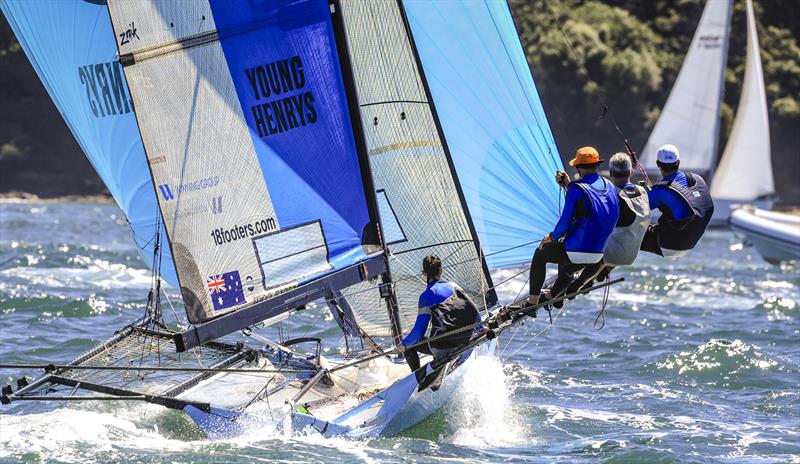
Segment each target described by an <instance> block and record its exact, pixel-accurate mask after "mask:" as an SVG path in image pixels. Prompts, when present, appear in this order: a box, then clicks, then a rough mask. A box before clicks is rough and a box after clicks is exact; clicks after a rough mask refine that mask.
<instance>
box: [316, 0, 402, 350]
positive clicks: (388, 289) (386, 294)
mask: <svg viewBox="0 0 800 464" xmlns="http://www.w3.org/2000/svg"><path fill="white" fill-rule="evenodd" d="M330 6H331V19H332V21H333V31H334V36H335V38H336V43H337V47H336V49H337V52H338V54H339V64H340V66H341V72H342V78H343V80H344V85H345V94H346V95H347V102H348V107H349V109H350V121H351V124H352V127H353V135H354V136H355V140H356V150H357V151H358V158H359V162H360V164H361V177H362V179H363V182H364V193H365V196H366V198H367V204H368V205H369V208H370V215H371V216H372V218H373V222H372V223H371V224H370V225H374V227H375V233H376V235H377V238H378V240H379V242H378V243H379V244H380V246H381V247H382V248H383V256H384V259H385V266H386V272H384V273H383V274H381V297H383V299H384V300H385V301H386V309H387V311H388V313H389V321H390V324H391V330H392V339H393V340H394V341H395V344H399V343H400V340H401V338H402V334H403V332H402V328H401V327H400V305H399V304H398V302H397V294H396V293H395V291H394V284H393V282H392V275H391V270H390V266H389V247H388V246H387V245H386V240H385V235H384V233H383V225H382V222H381V220H380V209H379V208H378V200H377V197H376V193H375V192H376V189H375V183H374V180H373V178H372V168H371V167H370V164H369V152H368V151H367V142H366V137H365V136H364V126H363V124H362V122H361V114H360V112H359V107H358V97H357V94H356V87H355V80H354V79H353V70H352V66H351V64H350V53H349V50H348V44H347V35H346V34H345V32H344V22H343V21H342V15H341V8H340V5H339V0H331V1H330Z"/></svg>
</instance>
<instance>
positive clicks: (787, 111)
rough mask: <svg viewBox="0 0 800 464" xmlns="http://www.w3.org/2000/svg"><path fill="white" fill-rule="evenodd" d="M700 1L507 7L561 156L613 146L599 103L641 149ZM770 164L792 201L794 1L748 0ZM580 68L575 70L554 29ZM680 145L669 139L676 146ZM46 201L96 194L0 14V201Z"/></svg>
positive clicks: (795, 161)
mask: <svg viewBox="0 0 800 464" xmlns="http://www.w3.org/2000/svg"><path fill="white" fill-rule="evenodd" d="M704 3H705V2H704V1H702V0H647V1H643V0H602V1H601V0H512V2H511V5H512V10H513V12H514V15H515V19H516V22H517V27H518V29H519V30H520V32H521V34H520V35H521V39H522V43H523V46H524V47H525V50H526V52H527V54H528V59H529V62H530V64H531V67H532V71H533V74H534V78H535V79H536V83H537V86H538V88H539V92H540V94H541V96H542V100H543V102H544V107H545V111H546V112H547V115H548V118H549V121H550V124H551V126H552V129H553V133H554V134H555V137H556V142H557V144H558V147H559V149H560V151H561V153H562V155H563V156H564V157H565V158H566V157H568V156H569V155H570V154H571V153H572V152H573V151H574V150H575V148H577V147H579V146H582V145H595V146H597V147H598V148H599V149H600V150H601V152H602V153H611V152H614V151H619V150H621V149H622V148H623V147H622V144H621V140H620V138H619V136H618V135H617V134H616V132H615V130H614V129H613V127H612V126H611V124H610V122H609V121H608V120H607V119H606V120H602V119H599V117H600V115H601V104H600V101H604V102H606V104H608V105H609V107H611V109H612V112H613V114H614V116H615V117H616V119H617V122H618V123H619V125H620V127H621V128H622V130H623V131H624V132H625V135H626V136H627V137H628V138H629V139H630V140H631V142H632V144H633V146H634V147H635V148H638V149H641V147H642V146H643V145H644V143H645V141H646V140H647V136H648V134H649V131H650V129H651V128H652V126H653V124H654V123H655V121H656V119H657V118H658V114H659V111H660V108H661V106H662V105H663V104H664V102H665V101H666V99H667V95H668V94H669V91H670V89H671V87H672V83H673V82H674V80H675V78H676V76H677V73H678V70H679V69H680V65H681V63H682V61H683V56H684V54H685V53H686V49H687V48H688V46H689V42H690V41H691V38H692V34H693V33H694V29H695V27H696V25H697V22H698V20H699V18H700V13H701V11H702V8H703V5H704ZM744 5H745V4H744V1H742V0H736V2H735V11H734V17H733V25H732V30H733V31H734V33H733V34H732V39H731V43H730V47H729V50H730V55H729V59H728V73H727V77H726V89H725V105H724V108H723V115H722V117H723V124H722V133H721V139H722V143H721V144H720V147H724V141H725V138H726V137H727V134H728V132H729V131H730V127H731V124H732V122H733V116H734V111H735V108H736V105H737V103H738V99H739V92H740V88H741V79H742V76H743V70H744V53H745V52H744V50H745V41H746V34H745V33H744V31H745V15H744ZM755 5H756V16H757V18H758V21H759V39H760V44H761V49H762V59H763V61H764V72H765V81H766V84H767V98H768V106H769V112H770V124H771V137H772V150H773V164H774V167H775V178H776V184H777V187H778V191H779V194H780V195H781V197H782V200H783V202H785V203H793V204H800V184H798V182H797V180H796V176H797V174H798V173H800V149H798V147H800V130H798V128H800V46H799V44H798V41H799V40H800V39H799V37H800V1H798V0H761V1H756V2H755ZM562 29H563V31H564V32H565V33H566V35H567V37H568V38H569V41H570V42H571V44H572V46H573V47H574V48H575V50H576V51H577V52H578V54H579V55H580V56H581V57H582V58H583V60H584V61H585V62H586V66H587V68H588V69H589V72H590V78H587V76H584V75H583V74H582V73H581V72H579V67H578V65H577V63H576V61H575V58H574V56H573V54H572V53H571V52H570V50H569V48H568V46H567V42H566V40H565V38H564V35H563V34H562V32H561V30H562ZM676 144H678V145H680V141H676ZM12 190H19V191H25V192H31V193H35V194H38V195H40V196H46V197H53V196H62V195H69V194H77V195H86V194H97V193H102V192H104V190H105V189H104V187H103V185H102V182H100V180H99V179H98V178H97V176H96V175H95V174H94V171H93V169H92V167H91V165H90V164H89V162H88V161H87V160H86V158H85V157H84V156H83V154H82V153H81V150H80V147H79V146H78V144H77V143H76V142H75V140H74V139H73V137H72V135H71V133H70V132H69V130H68V128H67V126H66V124H65V123H64V121H63V119H62V118H61V116H60V115H59V114H58V111H57V110H56V108H55V106H54V105H53V103H52V102H51V100H50V98H49V97H48V96H47V93H46V91H45V90H44V87H43V86H42V85H41V83H40V82H39V79H38V77H37V76H36V74H35V73H34V71H33V69H32V67H31V66H30V64H29V63H28V60H27V58H26V57H25V54H24V53H23V51H22V50H21V48H20V46H19V44H18V43H17V42H16V40H15V38H14V35H13V32H12V31H11V29H10V27H9V26H8V24H7V22H6V20H5V18H3V19H2V20H0V193H2V192H8V191H12Z"/></svg>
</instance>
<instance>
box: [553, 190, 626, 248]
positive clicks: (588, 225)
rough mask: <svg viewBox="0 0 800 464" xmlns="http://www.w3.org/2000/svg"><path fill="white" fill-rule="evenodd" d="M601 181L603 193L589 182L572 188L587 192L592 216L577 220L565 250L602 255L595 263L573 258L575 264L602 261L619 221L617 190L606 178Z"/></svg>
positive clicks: (589, 213) (567, 238)
mask: <svg viewBox="0 0 800 464" xmlns="http://www.w3.org/2000/svg"><path fill="white" fill-rule="evenodd" d="M600 178H601V179H603V184H604V188H603V190H599V189H596V188H594V187H592V186H591V185H589V184H587V183H585V182H573V183H571V184H570V186H573V185H574V186H576V187H577V188H580V189H581V190H582V191H583V193H584V198H585V199H586V202H585V204H586V206H588V208H587V213H588V217H585V218H581V219H579V220H578V221H575V223H574V225H573V228H572V229H571V230H570V231H569V232H567V235H566V238H565V239H564V248H565V249H566V250H567V252H568V253H569V252H570V251H572V252H579V253H588V254H591V255H595V254H597V255H599V256H598V257H597V259H596V260H594V261H592V260H591V259H588V260H586V261H576V260H575V259H574V258H573V256H570V259H571V260H572V261H573V262H597V261H599V260H600V258H601V257H602V255H603V251H604V250H605V249H606V244H607V243H608V238H609V237H610V236H611V232H613V231H614V227H615V226H616V225H617V220H618V219H619V198H618V197H617V191H616V189H615V188H614V187H613V186H612V184H611V182H610V181H609V180H607V179H605V178H603V177H600Z"/></svg>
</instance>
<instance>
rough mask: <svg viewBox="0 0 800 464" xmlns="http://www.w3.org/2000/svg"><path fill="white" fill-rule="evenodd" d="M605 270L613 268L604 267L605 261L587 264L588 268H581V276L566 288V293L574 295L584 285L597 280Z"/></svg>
mask: <svg viewBox="0 0 800 464" xmlns="http://www.w3.org/2000/svg"><path fill="white" fill-rule="evenodd" d="M606 268H613V266H606V264H605V261H603V260H600V262H599V263H596V264H589V265H588V266H586V267H584V268H583V271H581V275H579V276H578V278H577V279H575V280H573V281H572V283H571V284H569V287H567V293H575V292H577V291H578V290H580V289H581V288H583V286H584V285H586V284H588V283H591V282H592V281H593V280H594V279H595V278H598V277H599V275H600V274H602V273H603V272H605V269H606Z"/></svg>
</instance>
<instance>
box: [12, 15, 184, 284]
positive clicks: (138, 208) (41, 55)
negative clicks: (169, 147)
mask: <svg viewBox="0 0 800 464" xmlns="http://www.w3.org/2000/svg"><path fill="white" fill-rule="evenodd" d="M0 7H2V10H3V14H4V15H5V17H6V19H8V22H9V24H10V25H11V28H12V29H13V30H14V34H15V35H16V37H17V40H18V41H19V43H20V45H21V46H22V48H23V50H24V51H25V54H26V55H27V56H28V59H29V60H30V62H31V64H32V65H33V67H34V69H35V70H36V74H38V76H39V78H40V79H41V80H42V83H43V84H44V86H45V88H46V89H47V92H48V93H49V94H50V98H51V99H52V100H53V102H54V103H55V104H56V107H57V108H58V111H59V112H60V113H61V116H62V117H63V118H64V120H65V121H66V122H67V125H68V126H69V128H70V130H71V131H72V134H73V135H74V136H75V139H76V140H77V141H78V143H79V144H80V146H81V149H83V152H84V153H85V154H86V157H87V158H89V161H90V162H91V163H92V166H94V169H95V170H96V171H97V174H99V175H100V178H101V179H103V182H104V183H105V185H106V187H107V188H108V191H109V192H110V193H111V195H112V196H113V197H114V200H115V201H116V202H117V204H118V205H119V207H120V208H121V209H122V211H123V212H124V213H125V217H126V218H127V220H128V222H129V223H130V227H131V233H132V235H133V238H134V241H135V242H136V246H137V248H138V249H139V251H140V252H141V254H142V257H143V258H144V261H145V262H146V263H147V264H148V265H151V264H152V263H153V247H154V246H155V244H156V243H159V242H158V241H157V240H154V237H155V235H156V233H157V231H158V230H161V231H162V232H161V233H162V238H163V228H161V229H160V228H159V227H158V223H159V221H160V217H159V215H160V213H159V209H158V203H157V202H156V196H155V192H154V191H153V183H152V178H151V177H150V169H149V168H148V166H147V160H146V159H145V157H144V149H143V147H142V141H141V138H140V136H139V129H138V128H137V127H136V118H135V117H134V113H133V100H132V98H131V94H130V91H129V89H128V84H127V82H126V80H125V74H124V73H123V70H122V66H121V65H120V63H119V60H118V59H117V47H116V45H115V41H114V32H113V30H112V28H111V21H110V20H109V17H108V11H107V10H106V7H105V5H103V2H89V1H85V0H37V1H22V2H19V1H17V2H15V1H6V0H0ZM161 243H166V239H163V240H161ZM162 252H163V254H162V256H161V274H162V276H163V277H164V278H165V279H166V280H167V281H169V282H170V283H171V284H173V285H177V283H178V281H177V278H176V276H175V270H174V268H173V265H172V257H171V255H170V251H169V249H165V248H164V247H162Z"/></svg>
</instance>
